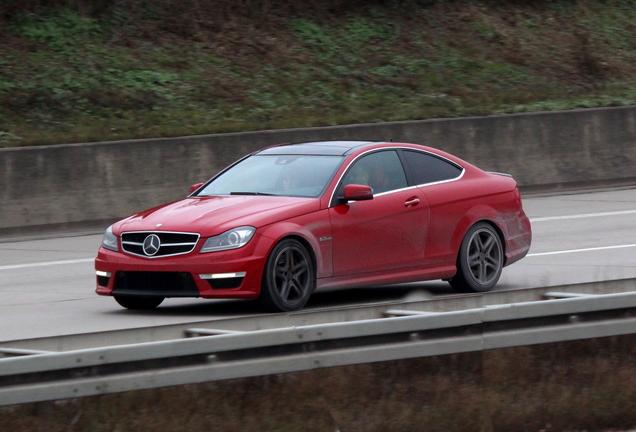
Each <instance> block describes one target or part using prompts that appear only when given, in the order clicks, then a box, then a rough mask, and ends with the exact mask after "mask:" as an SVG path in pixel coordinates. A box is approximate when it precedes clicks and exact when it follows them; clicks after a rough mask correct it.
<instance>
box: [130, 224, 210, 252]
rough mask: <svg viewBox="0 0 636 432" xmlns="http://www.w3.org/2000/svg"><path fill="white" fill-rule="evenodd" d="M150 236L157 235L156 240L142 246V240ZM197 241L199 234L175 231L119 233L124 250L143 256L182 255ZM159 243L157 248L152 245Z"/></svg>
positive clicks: (189, 250)
mask: <svg viewBox="0 0 636 432" xmlns="http://www.w3.org/2000/svg"><path fill="white" fill-rule="evenodd" d="M150 236H156V237H158V240H159V241H158V242H157V241H156V239H155V241H154V243H153V244H150V243H151V242H147V245H148V247H146V248H144V242H146V241H147V240H149V237H150ZM197 241H199V234H194V233H175V232H161V231H157V232H153V231H137V232H127V233H123V234H122V235H121V246H122V249H123V250H124V252H127V253H129V254H132V255H138V256H142V257H145V258H158V257H166V256H173V255H183V254H187V253H189V252H192V250H193V249H194V247H195V246H196V245H197ZM156 245H159V247H158V248H157V249H155V248H154V247H155V246H156Z"/></svg>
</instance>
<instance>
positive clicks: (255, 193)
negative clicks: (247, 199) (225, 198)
mask: <svg viewBox="0 0 636 432" xmlns="http://www.w3.org/2000/svg"><path fill="white" fill-rule="evenodd" d="M230 195H267V196H273V195H274V194H270V193H265V192H230Z"/></svg>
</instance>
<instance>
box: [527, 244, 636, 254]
mask: <svg viewBox="0 0 636 432" xmlns="http://www.w3.org/2000/svg"><path fill="white" fill-rule="evenodd" d="M632 247H636V244H629V245H619V246H602V247H593V248H585V249H571V250H564V251H555V252H541V253H534V254H528V255H527V256H529V257H533V256H544V255H559V254H567V253H576V252H589V251H598V250H607V249H624V248H632Z"/></svg>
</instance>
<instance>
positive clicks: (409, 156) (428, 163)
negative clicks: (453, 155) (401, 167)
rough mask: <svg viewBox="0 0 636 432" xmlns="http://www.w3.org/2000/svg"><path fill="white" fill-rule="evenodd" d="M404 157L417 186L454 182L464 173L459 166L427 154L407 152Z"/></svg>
mask: <svg viewBox="0 0 636 432" xmlns="http://www.w3.org/2000/svg"><path fill="white" fill-rule="evenodd" d="M404 156H405V157H406V160H407V162H408V164H409V167H410V168H411V173H412V174H413V180H414V181H415V184H416V185H421V184H426V183H433V182H439V181H444V180H452V179H454V178H457V177H459V175H460V174H461V173H462V169H461V168H460V167H458V166H457V165H455V164H452V163H450V162H447V161H445V160H443V159H440V158H437V157H435V156H432V155H429V154H426V153H421V152H417V151H405V152H404Z"/></svg>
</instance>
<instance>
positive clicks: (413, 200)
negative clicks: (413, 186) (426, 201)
mask: <svg viewBox="0 0 636 432" xmlns="http://www.w3.org/2000/svg"><path fill="white" fill-rule="evenodd" d="M419 203H420V199H419V198H410V199H408V200H407V201H405V202H404V207H412V206H415V205H418V204H419Z"/></svg>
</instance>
